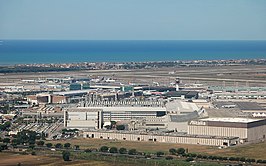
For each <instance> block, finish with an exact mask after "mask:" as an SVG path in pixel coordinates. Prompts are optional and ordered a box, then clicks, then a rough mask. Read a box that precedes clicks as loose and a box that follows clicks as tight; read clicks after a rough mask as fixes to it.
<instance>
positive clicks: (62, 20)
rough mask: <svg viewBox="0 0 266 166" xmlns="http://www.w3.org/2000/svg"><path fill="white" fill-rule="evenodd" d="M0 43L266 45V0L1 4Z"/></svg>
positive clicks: (14, 0) (29, 0) (30, 0)
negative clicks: (218, 42)
mask: <svg viewBox="0 0 266 166" xmlns="http://www.w3.org/2000/svg"><path fill="white" fill-rule="evenodd" d="M0 39H2V40H3V39H46V40H266V0H0Z"/></svg>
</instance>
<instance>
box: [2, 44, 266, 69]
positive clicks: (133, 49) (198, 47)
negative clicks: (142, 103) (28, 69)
mask: <svg viewBox="0 0 266 166" xmlns="http://www.w3.org/2000/svg"><path fill="white" fill-rule="evenodd" d="M0 41H1V42H0V58H1V62H0V65H15V64H49V63H54V64H60V63H82V62H118V63H123V62H150V61H179V60H180V61H186V60H187V61H189V60H239V59H266V40H6V39H2V40H1V39H0Z"/></svg>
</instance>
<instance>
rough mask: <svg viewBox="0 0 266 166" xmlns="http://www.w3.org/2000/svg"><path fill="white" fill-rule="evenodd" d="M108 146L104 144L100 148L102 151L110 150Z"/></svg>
mask: <svg viewBox="0 0 266 166" xmlns="http://www.w3.org/2000/svg"><path fill="white" fill-rule="evenodd" d="M108 149H109V148H108V147H107V146H102V147H101V148H100V152H108Z"/></svg>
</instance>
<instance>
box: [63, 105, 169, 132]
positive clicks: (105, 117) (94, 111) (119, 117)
mask: <svg viewBox="0 0 266 166" xmlns="http://www.w3.org/2000/svg"><path fill="white" fill-rule="evenodd" d="M165 115H166V108H165V107H78V108H70V109H67V110H65V111H64V125H65V127H69V128H86V129H87V128H95V129H100V128H101V127H102V125H103V123H104V122H110V121H124V120H131V119H146V118H147V119H152V118H154V119H156V118H158V117H163V116H165Z"/></svg>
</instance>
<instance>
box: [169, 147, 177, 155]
mask: <svg viewBox="0 0 266 166" xmlns="http://www.w3.org/2000/svg"><path fill="white" fill-rule="evenodd" d="M169 153H170V154H171V155H175V154H176V153H177V150H176V149H174V148H171V149H169Z"/></svg>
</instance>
